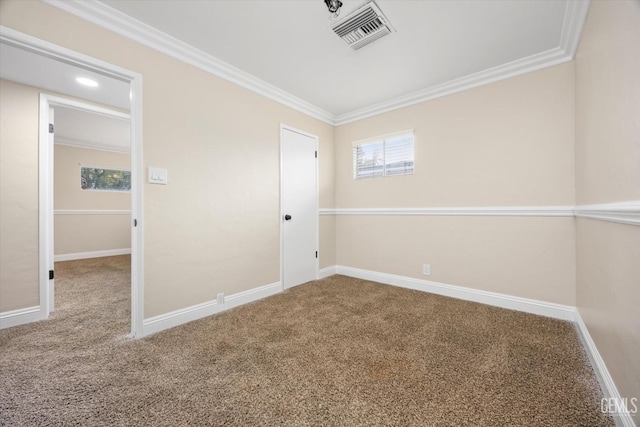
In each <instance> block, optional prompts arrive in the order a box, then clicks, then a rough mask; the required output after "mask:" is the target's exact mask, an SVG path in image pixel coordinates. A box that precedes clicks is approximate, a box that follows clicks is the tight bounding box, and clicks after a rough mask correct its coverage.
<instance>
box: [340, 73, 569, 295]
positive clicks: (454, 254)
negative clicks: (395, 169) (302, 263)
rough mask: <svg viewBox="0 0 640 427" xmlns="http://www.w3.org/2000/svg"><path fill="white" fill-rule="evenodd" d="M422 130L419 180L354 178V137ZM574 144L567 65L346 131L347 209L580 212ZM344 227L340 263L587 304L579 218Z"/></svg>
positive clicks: (414, 220)
mask: <svg viewBox="0 0 640 427" xmlns="http://www.w3.org/2000/svg"><path fill="white" fill-rule="evenodd" d="M410 128H413V129H414V132H415V173H414V174H413V175H409V176H398V177H388V178H376V179H364V180H354V179H353V177H352V151H351V150H352V148H351V142H352V141H356V140H359V139H364V138H368V137H374V136H376V135H381V134H385V133H391V132H394V131H399V130H403V129H410ZM573 143H574V68H573V63H567V64H564V65H559V66H555V67H551V68H547V69H544V70H540V71H536V72H533V73H529V74H526V75H522V76H519V77H515V78H512V79H508V80H504V81H500V82H497V83H493V84H489V85H486V86H483V87H479V88H476V89H471V90H468V91H465V92H461V93H458V94H455V95H451V96H447V97H444V98H440V99H436V100H433V101H429V102H425V103H421V104H418V105H415V106H411V107H407V108H403V109H401V110H396V111H393V112H389V113H386V114H382V115H379V116H375V117H372V118H369V119H365V120H360V121H357V122H354V123H350V124H346V125H343V126H339V127H338V128H337V129H336V206H337V207H338V208H380V207H385V208H404V207H452V206H474V207H477V206H548V205H562V206H572V205H573V204H574V164H573V148H574V147H573ZM336 230H337V238H336V239H337V240H336V247H337V249H336V253H337V262H338V264H339V265H345V266H349V267H356V268H364V269H370V270H374V271H380V272H384V273H393V274H398V275H403V276H409V277H415V278H422V279H429V280H433V281H437V282H442V283H447V284H453V285H460V286H467V287H472V288H476V289H482V290H487V291H494V292H502V293H505V294H509V295H515V296H520V297H526V298H533V299H539V300H543V301H549V302H554V303H560V304H568V305H573V304H575V274H574V265H575V248H574V243H573V242H574V221H573V220H572V219H569V218H530V217H518V218H510V217H465V216H456V217H433V216H418V217H413V216H412V217H406V216H388V217H385V216H361V215H359V216H351V215H349V216H338V217H337V218H336ZM425 263H426V264H430V265H431V273H432V274H431V275H430V276H429V277H426V276H423V275H422V265H423V264H425Z"/></svg>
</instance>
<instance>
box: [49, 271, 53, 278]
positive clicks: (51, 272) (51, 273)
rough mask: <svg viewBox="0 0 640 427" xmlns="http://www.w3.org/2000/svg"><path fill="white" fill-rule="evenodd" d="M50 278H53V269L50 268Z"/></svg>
mask: <svg viewBox="0 0 640 427" xmlns="http://www.w3.org/2000/svg"><path fill="white" fill-rule="evenodd" d="M49 280H53V270H49Z"/></svg>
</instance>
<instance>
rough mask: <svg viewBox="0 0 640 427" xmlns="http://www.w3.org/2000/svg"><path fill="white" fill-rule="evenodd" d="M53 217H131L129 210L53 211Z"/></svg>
mask: <svg viewBox="0 0 640 427" xmlns="http://www.w3.org/2000/svg"><path fill="white" fill-rule="evenodd" d="M53 214H54V215H131V211H130V210H114V209H55V210H54V211H53Z"/></svg>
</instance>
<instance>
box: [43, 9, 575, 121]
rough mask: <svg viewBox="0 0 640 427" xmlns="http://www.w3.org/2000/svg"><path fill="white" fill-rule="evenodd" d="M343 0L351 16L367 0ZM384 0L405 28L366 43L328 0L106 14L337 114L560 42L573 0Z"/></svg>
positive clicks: (389, 15) (483, 69)
mask: <svg viewBox="0 0 640 427" xmlns="http://www.w3.org/2000/svg"><path fill="white" fill-rule="evenodd" d="M45 1H48V2H50V3H58V7H63V8H64V7H72V6H69V3H68V2H57V1H56V0H45ZM65 3H66V4H65ZM343 3H344V6H343V8H342V13H341V16H342V17H344V16H346V15H347V14H348V13H349V12H350V11H352V10H354V9H356V8H358V7H360V6H362V5H363V4H365V3H367V1H366V0H343ZM569 3H570V1H569ZM90 4H92V5H93V6H91V7H92V8H94V9H96V7H95V5H96V4H99V3H98V2H95V1H94V2H90ZM376 4H377V5H378V6H379V7H380V9H381V10H382V11H383V13H384V14H385V15H386V16H387V18H388V19H389V21H390V22H391V24H392V25H393V26H394V27H395V29H396V31H397V32H396V33H394V34H392V35H391V36H388V37H385V38H382V39H380V40H379V41H376V42H375V43H373V44H371V45H369V46H366V47H364V48H362V49H361V50H358V51H353V50H351V49H350V48H349V47H348V46H347V45H346V44H344V42H342V41H341V40H340V39H339V38H338V36H336V35H335V34H334V33H333V32H332V31H331V29H330V25H331V21H330V19H329V12H328V11H327V8H326V6H325V5H324V2H323V1H322V0H306V1H291V0H247V1H238V0H216V1H201V0H199V1H194V0H127V1H122V0H102V5H101V6H100V13H101V14H103V16H104V14H109V13H110V12H109V11H111V12H113V9H116V10H117V11H119V12H121V13H124V14H126V15H128V16H129V17H132V18H134V19H135V20H137V21H140V22H142V23H144V24H148V25H149V26H151V27H153V28H155V29H157V30H160V31H161V32H164V33H165V34H167V35H170V36H172V37H173V38H175V39H178V40H180V41H182V42H184V43H186V44H188V45H190V46H192V47H194V48H197V49H198V50H200V51H202V52H204V53H206V54H208V55H210V56H212V57H214V59H217V60H221V61H224V62H225V63H227V64H230V65H232V66H233V67H236V68H238V69H240V70H242V71H244V72H246V73H249V74H250V75H252V76H255V77H257V78H258V79H261V80H263V81H264V82H267V83H268V84H271V85H273V86H275V87H277V88H279V89H281V90H283V91H285V92H287V93H289V94H291V95H294V96H295V97H298V98H301V99H302V100H304V101H306V102H308V103H310V104H312V105H314V106H316V107H319V108H320V109H322V110H324V111H326V112H328V113H329V114H331V115H334V116H340V115H345V114H349V113H351V112H354V111H358V110H362V109H365V108H368V107H370V106H372V105H376V104H380V103H384V102H387V101H389V100H392V99H397V98H399V97H405V98H406V97H410V96H411V95H412V94H414V93H418V92H420V91H424V90H425V89H429V88H435V87H439V86H442V85H443V84H447V83H448V82H451V81H456V80H457V79H460V78H464V77H466V76H473V75H476V74H477V73H482V72H486V70H489V69H493V68H494V67H502V66H504V65H505V64H510V63H513V62H514V61H515V62H517V61H522V60H523V59H526V58H532V57H536V56H540V55H541V54H544V53H548V52H550V51H553V50H554V49H555V50H558V48H560V47H561V46H562V43H563V37H564V38H566V28H564V27H566V26H567V23H570V19H568V18H571V16H569V13H568V12H569V11H570V9H571V8H570V7H568V0H553V1H541V0H533V1H530V0H497V1H494V0H458V1H452V0H444V1H438V0H429V1H425V0H409V1H403V0H377V1H376ZM104 5H107V6H109V7H110V8H113V9H108V8H105V7H104ZM73 7H76V6H73ZM77 7H88V6H86V3H85V5H82V6H80V5H78V6H77ZM587 7H588V3H587ZM115 14H118V13H117V12H115ZM111 15H113V14H111ZM111 17H113V16H111ZM121 18H122V17H121ZM118 19H120V18H118ZM112 21H113V20H112ZM96 22H97V21H96ZM131 22H132V21H129V23H131ZM138 24H139V23H138ZM130 27H133V26H132V25H130ZM138 28H147V27H145V26H144V25H142V24H139V25H138ZM563 28H564V32H563ZM139 31H143V30H139Z"/></svg>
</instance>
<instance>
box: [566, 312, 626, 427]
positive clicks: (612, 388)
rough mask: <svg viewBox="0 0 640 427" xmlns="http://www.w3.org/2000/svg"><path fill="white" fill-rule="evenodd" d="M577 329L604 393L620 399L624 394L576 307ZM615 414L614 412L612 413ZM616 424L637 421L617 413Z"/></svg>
mask: <svg viewBox="0 0 640 427" xmlns="http://www.w3.org/2000/svg"><path fill="white" fill-rule="evenodd" d="M574 322H575V324H576V329H577V330H578V336H579V337H580V339H581V340H582V343H583V344H584V346H585V349H586V350H587V355H588V356H589V359H590V360H591V365H592V366H593V370H594V371H595V373H596V377H597V378H598V382H599V383H600V388H601V389H602V394H603V395H604V397H605V398H615V399H618V401H620V400H621V399H622V396H620V393H619V392H618V388H617V387H616V384H615V383H614V382H613V378H612V377H611V374H610V373H609V370H608V369H607V365H606V364H605V363H604V360H603V359H602V356H600V352H599V351H598V347H596V344H595V342H594V341H593V338H591V334H589V329H588V328H587V325H586V324H585V323H584V321H583V320H582V316H580V310H578V309H576V312H575V320H574ZM630 397H631V396H630ZM612 415H613V414H612ZM613 419H614V421H615V423H616V425H618V426H624V427H634V426H635V423H634V421H633V418H632V417H631V414H615V416H614V417H613Z"/></svg>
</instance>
